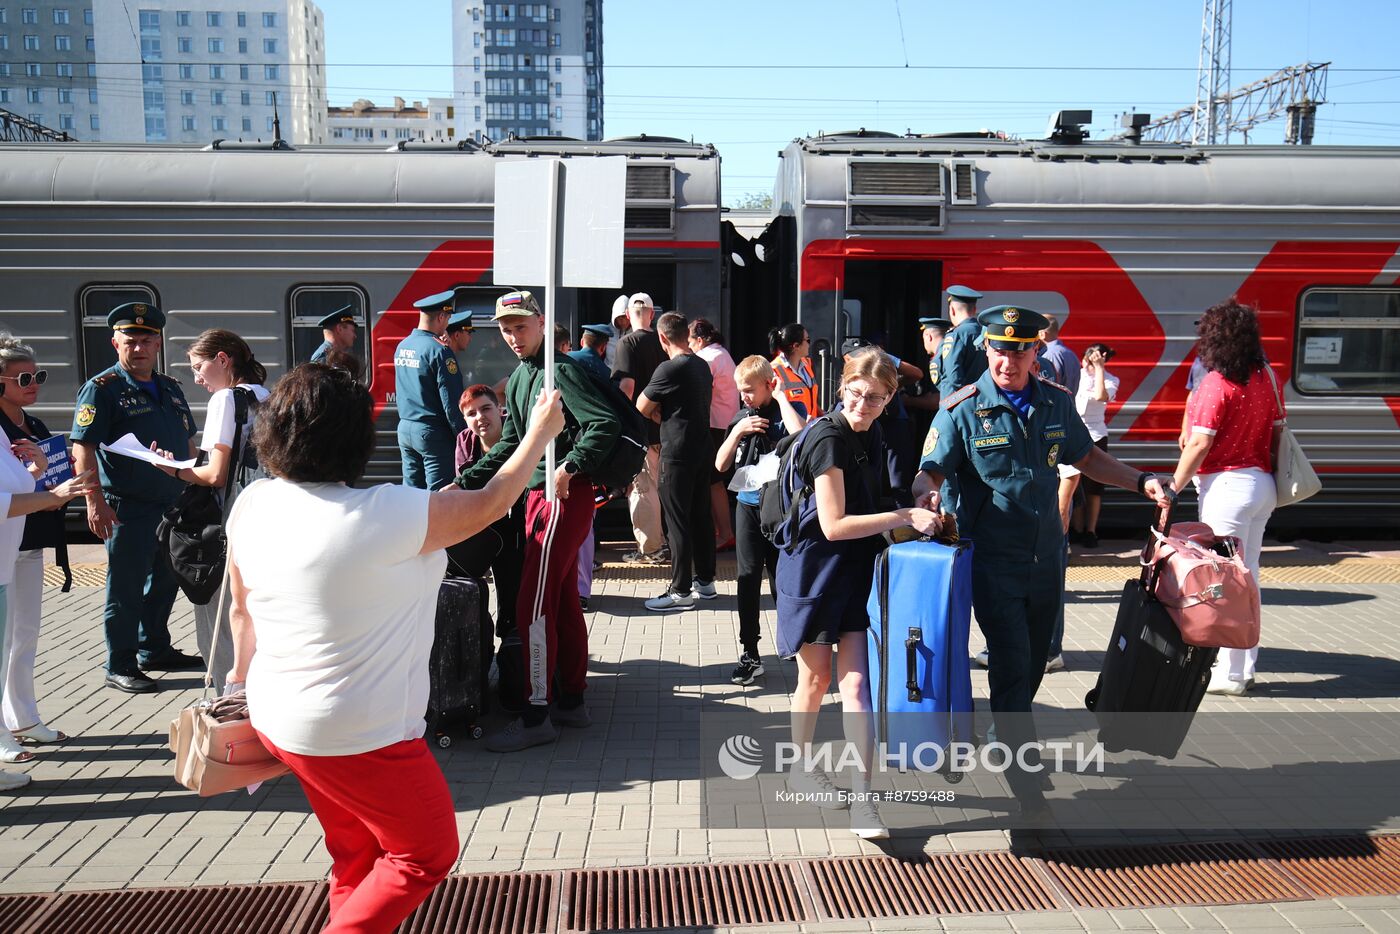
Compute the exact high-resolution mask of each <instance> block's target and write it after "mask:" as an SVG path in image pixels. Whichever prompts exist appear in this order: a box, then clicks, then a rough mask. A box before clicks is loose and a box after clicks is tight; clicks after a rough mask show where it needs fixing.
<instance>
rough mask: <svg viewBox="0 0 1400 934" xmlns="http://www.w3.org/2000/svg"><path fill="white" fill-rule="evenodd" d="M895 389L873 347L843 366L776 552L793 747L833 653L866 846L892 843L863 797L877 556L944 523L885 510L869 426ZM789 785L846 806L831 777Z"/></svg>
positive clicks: (822, 690)
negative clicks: (784, 543) (791, 528)
mask: <svg viewBox="0 0 1400 934" xmlns="http://www.w3.org/2000/svg"><path fill="white" fill-rule="evenodd" d="M898 391H899V377H898V374H897V372H896V370H895V368H894V364H893V363H892V362H891V361H890V359H889V358H888V357H887V356H886V355H885V354H884V353H883V352H882V351H880V350H878V349H876V348H873V347H872V348H870V349H868V350H863V351H861V352H858V353H854V354H852V355H850V356H849V357H847V358H846V365H845V368H844V369H843V370H842V372H841V391H840V403H841V408H840V410H839V411H835V412H832V413H830V414H829V415H826V416H824V417H822V418H819V419H817V420H815V421H814V422H812V423H811V424H809V425H808V427H807V428H806V429H805V430H804V432H803V433H802V435H801V437H800V438H799V439H798V441H796V442H794V443H799V444H801V445H802V446H801V448H800V450H799V451H798V452H797V455H796V464H795V466H796V470H797V474H798V483H797V485H798V487H799V488H800V489H811V490H812V494H811V496H810V497H808V498H807V500H806V501H804V502H803V504H802V506H801V507H800V508H799V510H798V529H797V534H796V536H795V539H794V541H793V544H792V547H791V548H790V549H788V550H781V551H779V553H778V573H777V584H778V654H779V655H782V656H784V657H789V656H796V658H797V671H798V679H797V688H796V690H795V691H794V692H793V698H792V738H793V742H794V743H796V744H797V745H798V747H799V748H800V749H802V750H803V752H804V755H805V754H806V753H808V752H810V749H811V744H812V738H813V735H814V734H815V732H816V722H817V714H818V712H819V711H820V709H821V703H822V697H823V696H824V695H825V694H826V692H827V689H828V688H829V687H830V684H831V661H832V655H833V654H834V655H835V656H836V668H837V683H838V685H839V689H840V692H841V708H842V711H843V712H844V714H845V716H844V718H843V720H844V723H845V729H846V740H847V742H848V743H851V744H853V745H855V746H856V749H857V752H858V754H859V757H860V761H861V762H862V763H863V765H864V768H863V769H860V770H858V771H857V773H856V774H855V776H854V778H853V781H854V787H853V788H852V789H851V791H852V792H854V794H853V795H852V796H851V801H850V807H851V831H852V832H853V833H855V834H856V835H857V836H859V837H861V838H862V839H867V840H873V839H883V838H885V837H888V836H889V831H888V830H887V829H886V828H885V826H884V824H883V823H881V821H880V816H879V812H878V810H877V809H876V807H875V805H874V803H873V801H872V800H871V799H870V798H869V797H868V795H867V794H866V793H867V792H869V790H870V766H871V765H872V763H873V757H874V731H873V727H874V722H873V718H872V715H871V702H870V684H869V665H868V663H867V656H866V630H868V629H869V628H870V620H869V617H868V616H867V615H866V600H867V599H868V598H869V596H870V586H871V582H872V581H873V579H874V572H875V557H876V555H877V554H879V551H880V548H881V547H882V545H883V539H882V538H881V537H880V536H881V534H882V533H884V532H888V531H891V530H893V529H898V528H904V527H906V526H912V527H913V528H915V529H917V530H918V531H920V532H923V533H925V534H935V533H937V532H938V530H939V528H940V525H941V522H940V518H939V516H938V514H937V513H934V512H931V511H929V510H927V509H919V508H907V509H895V510H893V511H890V512H882V511H880V510H879V506H878V501H879V500H878V489H879V487H878V479H877V478H878V471H879V469H880V465H882V464H883V463H884V452H883V450H882V444H881V441H880V439H879V433H878V431H877V432H874V433H872V432H871V428H872V427H873V426H874V425H875V423H876V420H877V419H878V418H879V417H880V413H881V412H882V411H884V408H885V406H886V405H887V404H888V403H889V401H890V399H891V398H892V397H893V396H894V394H895V393H896V392H898ZM788 786H789V788H791V790H792V791H794V792H797V793H801V794H809V795H812V796H813V797H812V798H811V799H810V800H812V801H814V802H816V803H817V804H818V806H821V807H829V808H842V807H845V806H846V802H845V801H844V800H843V798H842V795H841V793H840V792H838V790H837V788H836V786H835V785H834V783H833V782H832V780H831V776H829V775H828V774H827V773H826V772H825V771H822V770H819V769H813V770H797V771H793V772H790V773H789V774H788Z"/></svg>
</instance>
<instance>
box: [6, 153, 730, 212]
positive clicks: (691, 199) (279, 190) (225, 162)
mask: <svg viewBox="0 0 1400 934" xmlns="http://www.w3.org/2000/svg"><path fill="white" fill-rule="evenodd" d="M531 156H558V157H561V158H568V157H585V156H598V157H610V156H611V157H623V158H627V159H629V160H637V161H638V162H651V163H656V162H662V161H665V162H677V161H682V162H685V163H687V168H686V170H685V171H683V172H677V173H676V178H675V195H676V198H677V200H678V202H679V203H680V204H711V205H713V204H717V203H718V186H719V158H718V153H717V152H716V150H715V148H714V146H712V145H710V144H708V143H691V142H687V141H685V140H679V139H674V138H671V137H649V136H639V137H625V138H620V139H612V140H603V141H599V142H584V141H580V140H570V139H564V138H540V139H510V140H504V141H501V142H489V143H485V144H483V145H481V146H476V145H474V144H471V143H467V144H465V145H458V144H447V145H437V144H432V143H427V144H423V145H408V146H402V147H401V146H397V145H396V146H394V147H392V148H386V149H381V148H377V147H355V148H351V147H341V146H307V147H297V148H291V147H285V146H284V147H274V145H273V144H272V143H263V144H256V143H254V144H248V143H243V144H239V143H232V144H227V145H224V146H220V147H216V146H191V145H179V144H162V143H157V144H118V143H5V144H0V202H4V203H24V202H29V203H34V202H47V203H69V204H82V203H112V202H115V203H144V204H161V203H214V204H218V203H228V204H268V203H283V204H296V203H312V204H327V205H333V204H347V205H383V204H450V205H454V206H473V205H479V206H489V205H490V204H492V203H493V201H494V189H495V163H496V161H497V160H498V159H500V158H528V157H531Z"/></svg>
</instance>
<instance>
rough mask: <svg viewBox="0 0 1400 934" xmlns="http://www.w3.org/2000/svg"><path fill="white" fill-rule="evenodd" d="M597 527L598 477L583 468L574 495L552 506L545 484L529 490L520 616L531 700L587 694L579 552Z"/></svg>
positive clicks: (540, 702)
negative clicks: (555, 692)
mask: <svg viewBox="0 0 1400 934" xmlns="http://www.w3.org/2000/svg"><path fill="white" fill-rule="evenodd" d="M592 527H593V483H592V482H591V481H590V480H588V479H587V478H586V477H584V476H583V475H582V474H579V475H577V476H575V477H574V478H573V480H572V481H571V482H570V484H569V498H568V499H566V500H557V501H556V502H555V504H554V506H553V507H551V506H550V505H549V504H548V503H547V502H545V498H544V490H531V491H530V492H529V493H527V494H526V496H525V561H524V568H523V571H522V573H521V575H520V598H519V600H518V601H517V602H516V605H515V619H516V621H517V623H518V624H519V626H520V635H521V639H520V647H521V649H522V650H523V651H524V653H525V672H526V678H527V682H528V683H527V684H526V686H525V690H526V692H527V696H526V698H525V699H526V700H527V701H528V702H529V703H531V704H537V705H544V704H548V703H549V701H550V691H551V689H552V683H553V680H554V675H555V674H556V673H557V674H558V676H559V687H560V689H561V690H564V691H567V692H569V693H571V694H582V693H583V691H584V687H585V683H586V681H587V679H588V626H587V624H586V623H584V621H583V610H582V609H581V608H580V607H579V605H578V554H579V550H580V549H582V548H583V542H584V540H585V539H586V538H588V531H589V529H591V528H592Z"/></svg>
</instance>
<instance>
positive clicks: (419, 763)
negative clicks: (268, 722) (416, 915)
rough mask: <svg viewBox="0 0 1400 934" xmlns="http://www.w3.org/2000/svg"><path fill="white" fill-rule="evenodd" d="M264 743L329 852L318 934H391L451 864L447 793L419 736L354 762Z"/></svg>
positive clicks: (452, 828)
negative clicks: (305, 804) (324, 914)
mask: <svg viewBox="0 0 1400 934" xmlns="http://www.w3.org/2000/svg"><path fill="white" fill-rule="evenodd" d="M258 736H259V737H260V738H261V739H262V741H263V745H265V746H266V747H267V748H268V751H269V752H271V753H272V754H273V755H274V756H276V757H277V758H278V759H280V760H282V762H283V763H285V764H286V766H287V768H289V769H291V770H292V774H293V775H295V776H296V777H297V779H298V780H300V781H301V787H302V789H303V790H304V791H305V792H306V798H307V800H308V801H310V802H311V810H312V811H314V812H315V813H316V817H317V819H319V820H320V821H321V828H322V829H323V830H324V831H325V833H326V850H327V851H329V852H330V854H331V859H332V860H333V861H334V862H333V863H332V865H331V879H330V903H331V904H330V924H328V925H327V926H326V927H325V928H324V929H323V932H332V934H340V932H345V934H349V932H354V934H389V932H391V931H393V930H394V928H396V927H397V926H398V924H399V922H400V921H402V920H403V919H404V918H407V917H408V916H409V915H410V914H412V913H413V909H415V908H417V907H418V905H419V904H421V903H422V901H423V900H424V899H425V898H427V897H428V894H429V893H430V892H432V890H433V888H434V887H435V886H436V885H437V884H438V883H439V882H441V881H442V880H443V879H444V878H445V877H446V876H447V874H448V872H450V871H451V869H452V864H453V863H454V862H456V860H457V853H458V851H459V846H458V843H457V819H456V815H455V813H454V812H453V809H452V794H451V792H449V791H448V790H447V779H445V778H443V775H442V769H440V768H439V767H438V764H437V760H435V759H434V758H433V755H432V753H430V752H429V751H428V744H427V743H425V742H424V741H423V740H421V739H410V740H405V741H404V742H401V743H394V744H393V745H391V746H385V747H383V748H382V749H376V750H374V751H372V752H362V753H359V754H358V755H353V756H303V755H298V754H297V753H294V752H287V751H285V750H283V749H278V748H277V747H276V746H275V745H273V743H272V741H271V740H270V739H268V738H267V737H266V736H263V735H262V734H261V733H259V734H258Z"/></svg>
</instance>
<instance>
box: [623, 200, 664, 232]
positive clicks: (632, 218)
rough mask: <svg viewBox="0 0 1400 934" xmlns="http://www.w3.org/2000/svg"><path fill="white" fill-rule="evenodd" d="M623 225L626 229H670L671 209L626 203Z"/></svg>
mask: <svg viewBox="0 0 1400 934" xmlns="http://www.w3.org/2000/svg"><path fill="white" fill-rule="evenodd" d="M624 226H626V228H627V229H628V230H670V229H671V209H670V208H669V207H664V208H650V207H648V208H644V207H635V206H632V205H628V207H627V213H626V220H625V221H624Z"/></svg>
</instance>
